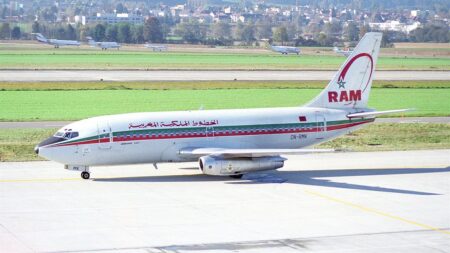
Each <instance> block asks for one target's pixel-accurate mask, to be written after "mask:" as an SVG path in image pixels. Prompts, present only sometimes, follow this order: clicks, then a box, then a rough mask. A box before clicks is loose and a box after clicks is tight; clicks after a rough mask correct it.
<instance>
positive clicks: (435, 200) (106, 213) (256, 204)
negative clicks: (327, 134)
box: [0, 150, 450, 253]
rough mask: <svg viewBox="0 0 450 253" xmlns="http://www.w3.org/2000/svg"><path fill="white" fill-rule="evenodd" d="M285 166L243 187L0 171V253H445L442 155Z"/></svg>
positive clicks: (447, 184) (158, 175)
mask: <svg viewBox="0 0 450 253" xmlns="http://www.w3.org/2000/svg"><path fill="white" fill-rule="evenodd" d="M287 158H288V159H289V160H288V161H287V162H286V165H285V167H284V168H282V169H280V170H278V171H268V172H260V173H253V174H249V175H246V176H244V178H243V179H242V180H236V179H230V178H221V177H210V176H205V175H202V174H201V173H200V172H199V171H198V170H197V169H196V164H195V163H185V164H160V165H159V169H158V170H155V169H153V168H152V166H151V165H130V166H115V167H98V168H92V170H91V172H92V179H91V180H82V179H81V178H80V177H79V173H77V172H72V171H66V170H64V169H63V166H62V165H61V164H56V163H53V162H15V163H0V186H1V187H0V252H114V253H115V252H198V251H201V252H205V253H206V252H208V253H209V252H237V251H238V252H304V251H307V252H311V251H319V252H325V251H326V252H448V251H449V249H450V150H423V151H395V152H364V153H352V152H349V153H328V154H308V155H302V156H287Z"/></svg>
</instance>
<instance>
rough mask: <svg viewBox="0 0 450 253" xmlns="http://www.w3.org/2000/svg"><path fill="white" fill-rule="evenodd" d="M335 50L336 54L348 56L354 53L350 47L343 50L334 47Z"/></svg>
mask: <svg viewBox="0 0 450 253" xmlns="http://www.w3.org/2000/svg"><path fill="white" fill-rule="evenodd" d="M333 51H334V52H335V53H336V54H341V55H343V56H346V57H348V56H349V55H351V54H352V53H353V50H350V49H347V50H342V49H339V48H338V47H334V48H333Z"/></svg>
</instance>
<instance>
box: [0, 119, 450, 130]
mask: <svg viewBox="0 0 450 253" xmlns="http://www.w3.org/2000/svg"><path fill="white" fill-rule="evenodd" d="M71 122H73V121H25V122H20V121H15V122H0V129H13V128H60V127H63V126H65V125H67V124H69V123H71ZM376 123H442V124H450V117H403V118H377V120H376Z"/></svg>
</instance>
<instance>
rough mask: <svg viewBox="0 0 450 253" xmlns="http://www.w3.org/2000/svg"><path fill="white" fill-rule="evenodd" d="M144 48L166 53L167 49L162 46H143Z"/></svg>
mask: <svg viewBox="0 0 450 253" xmlns="http://www.w3.org/2000/svg"><path fill="white" fill-rule="evenodd" d="M145 47H146V48H149V49H152V50H153V51H158V52H162V51H167V47H166V46H164V45H156V44H145Z"/></svg>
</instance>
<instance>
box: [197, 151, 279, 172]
mask: <svg viewBox="0 0 450 253" xmlns="http://www.w3.org/2000/svg"><path fill="white" fill-rule="evenodd" d="M285 160H286V159H285V158H283V157H280V156H272V157H254V158H251V157H249V158H217V157H212V156H202V157H200V159H199V167H200V170H201V171H202V172H203V173H204V174H206V175H213V176H231V175H239V174H244V173H247V172H251V171H262V170H276V169H278V168H281V167H283V165H284V161H285Z"/></svg>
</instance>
